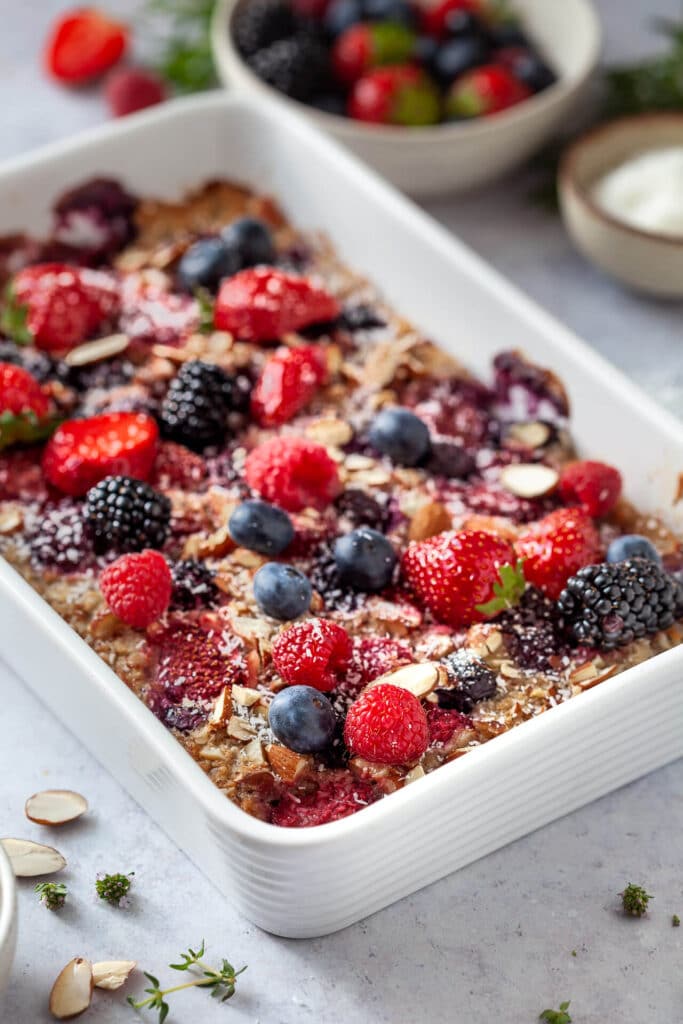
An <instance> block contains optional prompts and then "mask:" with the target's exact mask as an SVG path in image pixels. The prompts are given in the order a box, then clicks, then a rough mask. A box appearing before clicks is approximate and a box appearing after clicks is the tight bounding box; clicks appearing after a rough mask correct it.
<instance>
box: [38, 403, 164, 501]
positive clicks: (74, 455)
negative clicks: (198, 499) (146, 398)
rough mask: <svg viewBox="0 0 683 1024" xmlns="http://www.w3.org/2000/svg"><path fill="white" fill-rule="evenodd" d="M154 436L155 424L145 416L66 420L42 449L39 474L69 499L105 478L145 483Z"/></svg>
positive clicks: (115, 414) (106, 415)
mask: <svg viewBox="0 0 683 1024" xmlns="http://www.w3.org/2000/svg"><path fill="white" fill-rule="evenodd" d="M158 437H159V428H158V427H157V425H156V422H155V421H154V420H153V419H152V417H151V416H147V415H146V414H145V413H132V412H111V413H104V414H103V415H102V416H92V417H90V418H89V419H84V420H67V422H66V423H62V425H61V426H60V427H58V428H57V430H56V431H55V432H54V434H53V435H52V437H51V438H50V440H49V441H48V443H47V445H46V447H45V452H44V453H43V473H44V474H45V476H46V477H47V479H48V480H49V482H50V483H51V484H52V485H53V486H54V487H57V488H58V489H59V490H60V491H63V492H64V493H65V494H70V495H72V496H74V497H78V496H79V495H82V494H85V493H86V491H88V490H89V489H90V488H91V487H93V486H94V485H95V484H96V483H99V482H100V480H103V479H104V477H105V476H133V477H136V479H139V480H146V479H147V477H148V476H149V474H150V471H151V469H152V465H153V464H154V459H155V457H156V453H157V443H158Z"/></svg>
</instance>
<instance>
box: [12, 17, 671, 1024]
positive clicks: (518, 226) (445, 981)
mask: <svg viewBox="0 0 683 1024" xmlns="http://www.w3.org/2000/svg"><path fill="white" fill-rule="evenodd" d="M549 2H560V0H549ZM5 5H6V8H7V9H6V10H4V14H5V16H4V18H3V28H2V33H1V34H0V101H1V107H0V109H1V110H2V113H1V114H0V125H1V130H0V157H6V156H11V155H14V154H16V153H19V152H21V151H24V150H28V149H31V148H32V147H35V146H38V145H40V144H41V143H44V142H46V141H49V140H51V139H55V138H58V137H62V136H65V135H68V134H70V133H72V132H75V131H78V130H82V129H84V128H87V127H88V126H90V125H92V124H96V123H98V122H100V121H101V120H102V119H103V118H104V116H105V114H104V110H103V107H102V103H101V100H100V99H99V98H98V97H97V96H95V95H90V94H88V93H84V92H73V93H70V92H65V91H61V90H59V89H57V88H55V87H54V86H52V85H50V84H49V83H48V82H47V81H46V80H45V78H44V77H43V76H42V75H41V73H40V70H39V68H38V67H37V64H36V49H37V43H38V40H40V39H41V38H42V37H43V35H44V32H45V26H46V25H47V24H48V23H49V21H50V19H51V18H52V17H53V15H54V14H55V13H56V12H57V11H58V10H60V9H62V8H64V7H65V6H66V5H65V4H64V3H63V2H60V0H40V3H37V4H22V5H18V4H16V5H10V3H9V0H4V3H0V8H3V9H4V7H5ZM107 6H108V7H109V9H110V10H111V11H115V12H118V13H120V14H122V15H128V14H132V13H135V12H136V11H137V10H139V6H140V5H139V3H137V2H136V0H110V2H109V4H108V5H107ZM598 7H599V8H600V10H601V13H602V15H603V17H604V21H605V29H606V53H607V56H608V58H609V59H612V60H613V59H615V58H617V59H618V58H622V57H623V58H625V57H630V56H633V55H634V54H636V53H639V52H643V51H644V50H645V49H646V48H647V47H649V46H652V45H655V44H654V42H653V41H651V40H650V39H648V38H646V36H645V23H646V20H647V18H648V17H649V15H650V14H652V13H653V11H654V10H656V12H657V13H660V14H670V15H675V14H677V13H680V10H679V7H680V5H679V4H678V3H677V2H676V0H656V2H653V0H629V2H628V3H624V2H623V0H598ZM528 187H529V182H528V179H527V177H526V176H525V175H524V174H521V175H518V176H517V177H515V178H513V179H512V180H511V181H508V182H506V183H503V184H500V185H498V186H496V187H494V188H493V189H490V190H488V191H486V192H482V193H480V194H478V195H474V196H468V197H466V198H461V199H458V200H454V201H447V202H446V201H444V202H440V203H438V204H431V205H430V207H429V209H430V210H431V212H432V213H433V214H434V215H435V216H436V217H437V218H438V219H440V220H441V221H442V222H443V223H445V224H446V225H447V226H448V227H449V228H451V229H452V230H453V231H455V232H457V233H459V234H460V235H461V236H462V237H463V238H464V239H465V240H466V241H467V242H468V243H469V244H471V245H472V247H473V248H474V249H476V250H477V251H478V252H479V253H481V254H482V255H483V256H484V257H485V258H486V259H488V260H490V261H491V263H493V264H494V265H495V266H496V267H497V268H498V269H500V270H501V271H503V273H505V274H507V275H508V276H509V277H510V278H511V279H512V280H514V281H515V282H516V283H517V284H519V285H520V286H521V287H522V288H523V289H524V290H525V291H526V292H528V293H529V294H530V295H531V296H533V297H534V298H535V299H536V300H538V301H539V302H540V303H541V304H542V305H543V306H545V307H546V308H547V309H549V310H551V311H552V312H553V313H555V314H556V315H557V316H558V317H559V318H560V319H562V320H563V321H564V322H566V323H567V324H569V325H570V326H571V327H572V328H574V329H575V330H576V331H577V332H578V333H579V334H580V335H582V336H583V337H584V338H586V339H587V340H588V341H590V342H591V343H592V344H593V345H595V346H596V348H598V349H600V351H601V352H603V353H604V354H605V355H606V356H607V357H608V358H609V359H611V360H612V361H613V362H614V363H616V364H617V365H619V366H620V367H621V368H622V369H624V370H625V371H626V372H627V373H628V374H630V375H631V376H632V377H634V378H635V379H636V380H637V381H638V382H639V383H640V384H641V386H643V387H644V388H645V389H646V390H648V391H650V392H652V393H653V394H654V395H655V396H656V397H657V398H658V399H659V400H660V401H661V402H663V403H664V404H666V405H668V406H669V408H671V409H672V410H673V411H674V412H676V413H679V414H680V413H681V412H682V411H683V344H682V338H681V334H682V332H681V314H682V312H683V307H682V306H681V305H680V304H664V303H658V302H653V301H649V300H647V299H643V298H638V297H636V296H634V295H631V294H628V293H626V292H624V291H622V290H621V289H619V288H618V287H617V286H616V285H614V284H612V283H611V282H610V281H608V280H606V279H605V278H603V277H601V276H599V275H598V274H597V273H596V272H595V271H594V270H593V269H592V268H591V267H589V266H588V265H586V263H584V262H583V261H582V260H581V258H580V257H579V256H578V255H577V254H576V253H575V252H574V250H573V249H572V247H571V245H570V243H569V241H568V239H567V237H566V235H565V233H564V231H563V229H562V226H561V223H560V222H559V221H558V220H557V219H556V218H554V217H552V216H549V215H548V214H547V213H545V212H543V211H542V210H540V209H538V208H536V207H535V206H533V205H532V204H531V203H530V202H529V200H528V198H527V194H528ZM46 672H49V666H46ZM0 707H2V720H3V740H2V755H1V757H2V760H1V762H0V763H1V764H2V766H3V768H4V771H5V776H4V782H3V785H2V788H1V793H2V797H1V798H0V834H3V835H7V834H10V835H11V834H23V835H34V836H35V837H36V838H38V833H39V830H38V828H37V827H35V826H29V825H28V823H26V822H25V819H24V817H23V804H24V801H25V799H26V796H27V795H28V794H30V793H32V792H34V791H36V790H38V789H43V788H47V787H60V788H62V787H71V788H75V789H78V790H81V791H83V792H85V793H86V794H87V795H88V797H89V799H90V803H91V806H92V809H93V813H92V815H91V816H90V817H89V818H88V819H87V821H84V822H83V824H82V825H80V826H78V827H72V828H70V829H69V830H67V831H66V832H65V833H63V834H60V836H59V837H58V839H57V842H58V845H59V846H60V847H61V848H63V852H64V853H65V854H66V855H67V857H68V859H69V867H68V869H67V873H66V874H65V876H64V878H65V880H66V881H67V882H68V883H69V886H70V890H71V894H72V895H71V898H70V903H69V906H68V908H67V909H66V910H65V911H64V912H63V913H62V914H60V915H52V914H50V913H49V912H48V911H46V910H44V909H43V908H42V907H41V906H39V905H38V903H37V902H36V900H35V897H34V895H33V893H32V885H31V884H25V883H22V884H21V885H20V894H19V896H20V940H19V948H18V952H17V958H16V963H15V967H14V973H13V977H12V981H11V984H10V988H9V991H8V993H7V995H6V998H5V1003H4V1005H3V1006H2V1008H1V1009H0V1020H2V1021H3V1022H5V1024H38V1022H42V1021H48V1020H49V1019H50V1017H49V1015H48V1013H47V1009H46V1002H47V993H48V991H49V988H50V985H51V984H52V981H53V979H54V977H55V976H56V974H57V972H58V970H59V969H60V968H61V967H62V966H63V964H64V963H66V961H67V960H69V959H70V958H71V957H72V956H76V955H87V956H91V957H92V958H94V959H108V958H131V959H135V960H137V961H138V962H139V964H140V966H141V967H142V968H144V969H147V970H151V971H152V972H153V973H155V974H160V975H161V976H162V977H167V976H168V975H169V973H172V972H169V971H168V969H167V968H166V967H165V965H166V964H167V963H169V962H171V961H172V960H174V958H175V957H176V956H177V954H178V952H179V951H180V950H181V949H183V948H186V947H187V945H188V944H190V945H191V944H193V943H196V942H199V941H200V939H201V938H202V937H203V938H205V940H206V943H207V947H208V950H209V953H210V954H211V955H213V956H214V957H215V958H217V959H219V958H220V957H223V956H227V957H228V958H230V959H232V961H233V963H235V964H238V965H241V964H243V963H247V964H248V965H249V969H248V971H247V973H246V974H245V975H244V978H243V980H242V981H241V982H240V991H239V993H238V995H237V996H236V997H235V999H234V1000H233V1001H231V1002H230V1003H228V1004H226V1005H224V1006H218V1005H215V1004H214V1003H213V1002H211V1001H210V1000H209V997H208V994H206V993H203V992H190V993H181V994H179V995H178V996H177V997H176V998H175V999H174V1002H173V1003H172V1012H171V1016H170V1018H169V1020H175V1021H179V1022H186V1024H190V1022H193V1024H194V1022H195V1021H201V1022H202V1024H213V1022H214V1021H215V1022H218V1021H228V1020H231V1021H235V1022H252V1024H253V1022H260V1024H304V1022H307V1021H311V1022H316V1024H341V1022H346V1021H352V1022H362V1024H380V1022H382V1024H384V1022H386V1024H417V1022H420V1024H421V1022H423V1021H424V1022H434V1024H461V1022H463V1024H464V1022H468V1024H469V1022H471V1024H484V1022H488V1021H500V1022H501V1024H532V1022H533V1021H536V1020H537V1019H538V1015H539V1013H540V1011H541V1010H543V1009H544V1008H545V1007H548V1006H550V1007H554V1008H557V1006H558V1004H559V1003H560V1002H561V1001H562V1000H566V999H570V1000H571V1013H572V1019H573V1021H574V1022H575V1024H604V1022H606V1021H614V1022H616V1021H619V1022H623V1024H664V1022H668V1021H671V1022H674V1021H676V1022H677V1021H681V1020H683V1010H682V1009H681V1006H682V1005H683V1002H682V1000H683V990H682V983H681V973H680V964H681V953H682V952H683V929H681V930H677V929H675V928H673V927H672V924H671V917H672V914H674V913H679V914H680V915H681V916H683V875H682V874H681V839H682V837H683V799H682V797H683V763H682V762H678V763H676V764H673V765H670V766H669V767H667V768H665V769H663V770H661V771H659V772H656V773H654V774H652V775H650V776H649V777H647V778H645V779H642V780H641V781H639V782H636V783H634V784H633V785H630V786H628V787H625V788H624V789H622V790H620V791H618V792H616V793H614V794H612V795H611V796H608V797H606V798H604V799H602V800H600V801H598V802H596V803H594V804H592V805H591V806H589V807H586V808H584V809H583V810H580V811H577V812H576V813H574V814H571V815H569V816H568V817H565V818H563V819H561V820H560V821H557V822H555V823H554V824H552V825H549V826H548V827H546V828H544V829H542V830H541V831H539V832H537V833H535V834H533V835H530V836H528V837H527V838H525V839H522V840H520V841H518V842H516V843H514V844H513V845H511V846H509V847H507V848H505V849H503V850H500V851H498V852H497V853H495V854H493V855H491V856H489V857H487V858H485V859H484V860H481V861H479V862H478V863H476V864H473V865H471V866H470V867H468V868H465V869H464V870H462V871H460V872H458V873H457V874H455V875H452V876H450V877H448V878H446V879H444V880H442V881H441V882H438V883H436V884H434V885H432V886H430V887H429V888H427V889H425V890H423V891H421V892H419V893H416V894H415V895H413V896H411V897H408V898H407V899H404V900H402V901H401V902H400V903H398V904H396V905H395V906H393V907H391V908H389V909H387V910H384V911H382V912H381V913H378V914H375V915H374V916H373V917H371V918H370V919H368V920H366V921H363V922H361V923H360V924H358V925H355V926H353V927H351V928H348V929H346V930H345V931H343V932H340V933H338V934H336V935H332V936H329V937H327V938H322V939H316V940H305V941H304V940H300V941H293V940H285V939H279V938H274V937H272V936H269V935H266V934H264V933H263V932H261V931H259V930H258V929H257V928H255V927H253V926H251V925H250V924H248V923H247V922H246V921H245V920H243V919H242V918H240V917H239V916H237V914H236V913H235V912H234V911H233V910H232V908H231V906H230V899H229V896H227V897H226V898H222V897H220V896H218V895H217V894H216V892H215V891H214V890H213V889H212V888H211V887H210V886H209V885H208V883H206V882H205V881H204V879H203V878H202V876H201V875H200V874H199V872H198V871H197V870H196V869H195V868H194V867H193V865H192V864H191V863H190V862H189V861H188V860H187V859H186V858H185V856H184V855H183V854H182V853H180V852H179V851H178V850H177V849H176V847H175V846H174V845H173V844H172V843H171V842H170V841H169V840H168V839H167V838H166V837H165V836H164V835H163V834H162V833H160V832H159V830H158V828H157V827H156V826H155V825H154V823H153V822H152V821H150V819H149V818H148V817H147V816H146V815H145V814H144V813H143V812H142V811H141V810H140V809H139V808H138V807H137V805H136V804H135V803H134V802H133V801H132V800H131V799H130V798H129V797H128V796H127V795H126V793H124V792H123V791H122V790H121V788H120V787H119V785H118V784H117V782H116V780H115V779H113V778H112V777H111V776H109V775H108V774H107V773H106V772H104V770H103V769H102V768H101V767H100V766H99V765H98V764H97V762H96V761H95V760H94V759H93V758H92V757H90V756H89V755H88V754H87V753H86V751H85V750H84V748H83V747H82V746H81V744H80V743H79V741H78V740H77V739H76V738H74V736H72V735H71V734H70V733H69V732H68V731H67V730H66V729H64V728H63V727H62V726H61V725H60V724H59V723H57V722H56V721H55V720H54V719H53V718H52V716H51V715H50V714H49V713H48V712H47V711H46V710H45V709H44V708H43V707H42V706H41V704H40V703H39V701H37V700H36V699H35V698H34V697H33V695H32V694H31V693H30V692H29V691H28V690H27V689H26V688H25V687H24V685H23V684H22V683H21V682H20V681H19V680H18V679H17V678H16V677H15V676H14V675H13V674H12V672H11V671H10V670H9V669H7V668H3V667H2V665H0ZM643 736H644V741H646V740H647V722H643ZM101 870H105V871H118V870H121V871H135V873H136V878H135V886H134V893H135V899H134V901H133V905H132V907H131V908H130V909H129V910H126V911H115V910H110V909H109V908H106V907H104V906H103V905H98V904H97V903H96V901H95V899H94V896H93V880H94V877H95V875H96V873H97V872H98V871H101ZM629 881H636V882H642V883H643V884H645V885H646V886H647V887H648V889H649V891H650V892H651V893H653V894H654V896H655V900H654V901H653V903H652V905H651V906H652V910H651V913H650V914H649V916H648V917H647V918H645V919H643V920H631V919H626V918H624V917H623V916H622V915H621V914H620V913H619V912H618V899H617V893H618V892H619V891H620V890H621V889H622V888H623V886H624V885H625V884H626V883H627V882H629ZM574 954H575V955H574ZM141 989H142V983H141V981H140V977H139V976H138V983H137V984H135V985H133V986H130V987H129V988H128V989H127V990H126V991H139V990H141ZM146 1016H147V1019H149V1020H155V1019H156V1018H155V1017H153V1015H151V1014H147V1015H146ZM84 1019H88V1020H93V1021H101V1022H111V1024H119V1022H125V1021H131V1020H134V1019H135V1017H134V1011H133V1010H132V1009H131V1008H130V1007H128V1006H126V1004H125V1002H124V1000H123V997H122V995H121V994H118V995H103V996H101V997H99V998H98V999H97V1000H96V1001H95V1002H94V1003H93V1006H92V1007H91V1009H90V1010H89V1013H88V1017H87V1018H84Z"/></svg>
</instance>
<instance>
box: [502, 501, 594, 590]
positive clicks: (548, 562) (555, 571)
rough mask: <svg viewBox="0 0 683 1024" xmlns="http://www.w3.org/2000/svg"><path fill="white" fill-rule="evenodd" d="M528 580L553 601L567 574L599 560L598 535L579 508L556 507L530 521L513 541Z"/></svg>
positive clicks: (566, 578)
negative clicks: (545, 514) (526, 527)
mask: <svg viewBox="0 0 683 1024" xmlns="http://www.w3.org/2000/svg"><path fill="white" fill-rule="evenodd" d="M515 551H516V552H517V554H518V555H519V557H520V558H521V559H523V560H524V575H525V576H526V579H527V581H528V582H529V583H533V584H534V586H536V587H538V588H539V590H542V591H543V593H544V594H547V595H548V597H551V598H552V599H553V600H557V598H558V597H559V596H560V594H561V592H562V590H563V589H564V586H565V584H566V582H567V580H568V579H569V577H570V576H573V575H574V574H575V573H576V572H578V571H579V569H581V568H583V566H584V565H591V564H592V563H593V562H599V561H601V560H602V547H601V544H600V537H599V536H598V531H597V530H596V528H595V526H594V524H593V521H592V519H591V518H590V517H589V516H587V515H586V513H585V512H583V511H582V510H581V509H579V508H560V509H557V510H556V511H555V512H551V513H550V515H547V516H545V517H544V518H543V519H539V521H538V522H536V523H533V524H532V525H531V526H530V527H529V528H528V529H527V530H526V532H525V533H523V534H522V535H521V536H520V537H519V539H518V540H517V542H516V543H515Z"/></svg>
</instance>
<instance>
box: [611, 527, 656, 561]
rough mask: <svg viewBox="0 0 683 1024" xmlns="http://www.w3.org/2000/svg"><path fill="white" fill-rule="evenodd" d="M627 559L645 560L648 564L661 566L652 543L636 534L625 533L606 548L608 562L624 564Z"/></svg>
mask: <svg viewBox="0 0 683 1024" xmlns="http://www.w3.org/2000/svg"><path fill="white" fill-rule="evenodd" d="M627 558H647V560H648V561H649V562H655V563H656V564H657V565H661V564H662V559H661V557H660V555H659V552H658V551H657V548H656V547H655V546H654V544H653V543H652V541H649V540H648V539H647V537H641V536H640V534H638V533H625V534H624V535H623V536H622V537H617V538H616V540H613V541H612V543H611V544H610V546H609V547H608V548H607V561H608V562H625V561H626V559H627Z"/></svg>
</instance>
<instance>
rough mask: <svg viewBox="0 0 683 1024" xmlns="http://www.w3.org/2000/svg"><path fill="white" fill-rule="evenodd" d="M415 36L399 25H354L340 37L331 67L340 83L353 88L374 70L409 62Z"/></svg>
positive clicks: (386, 22)
mask: <svg viewBox="0 0 683 1024" xmlns="http://www.w3.org/2000/svg"><path fill="white" fill-rule="evenodd" d="M414 46H415V33H414V32H411V31H410V29H409V28H406V26H405V25H400V24H398V22H392V21H384V22H376V23H373V24H370V23H364V22H360V23H359V24H357V25H352V26H351V27H350V28H347V30H346V31H345V32H342V34H341V35H340V36H339V37H338V38H337V40H336V42H335V44H334V47H333V49H332V67H333V68H334V73H335V75H336V76H337V78H338V79H339V81H340V82H343V83H344V85H353V83H354V82H357V81H358V79H359V78H360V77H361V75H364V74H365V73H366V71H369V70H370V69H371V68H376V67H380V66H381V65H383V64H402V63H403V62H404V61H408V60H410V57H411V55H412V52H413V49H414Z"/></svg>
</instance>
